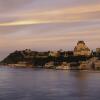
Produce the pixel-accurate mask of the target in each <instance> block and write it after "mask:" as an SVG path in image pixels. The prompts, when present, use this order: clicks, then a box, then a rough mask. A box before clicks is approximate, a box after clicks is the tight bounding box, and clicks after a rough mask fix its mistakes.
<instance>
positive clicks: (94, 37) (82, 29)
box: [0, 0, 100, 60]
mask: <svg viewBox="0 0 100 100" xmlns="http://www.w3.org/2000/svg"><path fill="white" fill-rule="evenodd" d="M78 40H83V41H85V42H86V44H87V45H88V47H89V48H91V49H95V48H97V47H100V43H99V42H100V0H0V60H1V59H3V58H4V57H6V56H7V55H8V54H9V53H10V52H13V51H15V50H22V49H26V48H29V49H32V50H37V51H46V50H59V49H63V50H73V48H74V46H75V45H76V43H77V41H78Z"/></svg>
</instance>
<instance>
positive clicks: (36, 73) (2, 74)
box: [0, 68, 100, 100]
mask: <svg viewBox="0 0 100 100" xmlns="http://www.w3.org/2000/svg"><path fill="white" fill-rule="evenodd" d="M0 100H100V72H95V71H90V72H88V71H62V70H61V71H60V70H57V71H56V70H39V69H38V70H36V69H31V68H30V69H14V68H0Z"/></svg>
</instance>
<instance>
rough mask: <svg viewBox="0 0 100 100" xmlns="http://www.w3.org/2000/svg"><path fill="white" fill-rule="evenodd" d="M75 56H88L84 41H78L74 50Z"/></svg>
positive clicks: (88, 50) (89, 51)
mask: <svg viewBox="0 0 100 100" xmlns="http://www.w3.org/2000/svg"><path fill="white" fill-rule="evenodd" d="M74 55H75V56H90V55H91V50H90V49H89V48H88V47H87V45H86V44H85V43H84V41H78V43H77V46H75V48H74Z"/></svg>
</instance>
